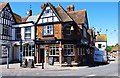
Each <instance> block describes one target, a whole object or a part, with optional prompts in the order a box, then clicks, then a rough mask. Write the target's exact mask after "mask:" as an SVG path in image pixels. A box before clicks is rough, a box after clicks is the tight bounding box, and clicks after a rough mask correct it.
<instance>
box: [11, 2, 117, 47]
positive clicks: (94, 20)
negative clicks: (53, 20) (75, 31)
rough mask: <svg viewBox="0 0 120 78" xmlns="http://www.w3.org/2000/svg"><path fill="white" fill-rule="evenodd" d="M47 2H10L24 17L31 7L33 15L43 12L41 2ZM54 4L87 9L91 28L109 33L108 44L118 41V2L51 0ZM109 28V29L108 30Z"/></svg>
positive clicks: (102, 32) (13, 8)
mask: <svg viewBox="0 0 120 78" xmlns="http://www.w3.org/2000/svg"><path fill="white" fill-rule="evenodd" d="M43 3H46V2H10V6H11V8H12V10H13V12H14V13H17V14H19V15H20V16H22V17H25V16H27V14H26V12H27V10H29V9H30V5H31V9H32V11H33V15H35V14H40V13H41V4H43ZM51 4H53V5H54V6H58V4H60V5H61V6H63V8H64V9H65V10H66V6H68V5H70V4H73V5H74V6H75V10H82V9H86V10H87V17H88V23H89V27H90V28H93V27H94V28H96V29H95V31H100V30H101V32H100V34H107V44H108V45H115V44H116V43H118V2H51ZM106 29H108V31H106Z"/></svg>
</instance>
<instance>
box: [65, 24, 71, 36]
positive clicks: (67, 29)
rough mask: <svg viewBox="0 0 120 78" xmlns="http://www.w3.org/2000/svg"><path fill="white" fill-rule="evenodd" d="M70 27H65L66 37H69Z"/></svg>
mask: <svg viewBox="0 0 120 78" xmlns="http://www.w3.org/2000/svg"><path fill="white" fill-rule="evenodd" d="M70 28H71V27H70V26H69V27H66V35H71V30H70Z"/></svg>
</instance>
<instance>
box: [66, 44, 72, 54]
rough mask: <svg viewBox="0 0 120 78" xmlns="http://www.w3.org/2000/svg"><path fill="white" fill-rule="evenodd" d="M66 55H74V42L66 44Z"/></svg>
mask: <svg viewBox="0 0 120 78" xmlns="http://www.w3.org/2000/svg"><path fill="white" fill-rule="evenodd" d="M64 55H74V45H73V44H66V45H64Z"/></svg>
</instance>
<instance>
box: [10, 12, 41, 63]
mask: <svg viewBox="0 0 120 78" xmlns="http://www.w3.org/2000/svg"><path fill="white" fill-rule="evenodd" d="M27 13H28V16H27V17H26V19H25V20H24V22H21V23H17V24H14V25H13V28H12V35H13V37H12V41H13V42H12V44H13V53H14V56H13V59H14V60H16V61H18V60H19V61H20V52H21V45H20V44H21V40H22V58H25V59H27V60H29V59H34V54H35V49H34V48H35V43H34V39H35V25H34V23H35V22H36V21H37V19H38V16H39V15H34V16H31V15H32V11H31V10H28V12H27Z"/></svg>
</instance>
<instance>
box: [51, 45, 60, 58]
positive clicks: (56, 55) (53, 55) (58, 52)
mask: <svg viewBox="0 0 120 78" xmlns="http://www.w3.org/2000/svg"><path fill="white" fill-rule="evenodd" d="M53 47H54V48H53ZM56 47H58V48H56ZM51 49H55V55H53V52H52V54H51V53H50V55H49V56H59V51H58V55H57V54H56V53H57V52H56V50H57V49H59V45H57V44H56V45H53V46H50V51H51Z"/></svg>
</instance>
